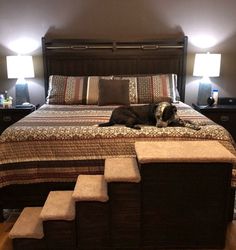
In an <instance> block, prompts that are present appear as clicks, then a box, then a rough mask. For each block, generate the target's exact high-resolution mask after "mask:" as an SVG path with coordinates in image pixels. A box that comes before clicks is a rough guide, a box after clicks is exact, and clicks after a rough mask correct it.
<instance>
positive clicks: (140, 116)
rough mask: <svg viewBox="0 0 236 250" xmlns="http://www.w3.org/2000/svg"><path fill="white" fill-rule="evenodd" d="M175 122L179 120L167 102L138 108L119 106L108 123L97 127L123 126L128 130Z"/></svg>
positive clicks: (172, 106) (161, 125)
mask: <svg viewBox="0 0 236 250" xmlns="http://www.w3.org/2000/svg"><path fill="white" fill-rule="evenodd" d="M177 120H179V118H178V116H177V108H176V106H174V105H172V104H171V103H169V102H160V103H157V104H147V105H140V106H120V107H118V108H115V109H114V110H113V112H112V114H111V117H110V120H109V122H106V123H101V124H99V125H98V126H99V127H107V126H112V125H115V124H124V125H125V126H126V127H129V128H134V129H141V127H140V126H139V124H145V125H153V126H157V127H167V126H168V125H169V124H171V123H172V122H173V121H177Z"/></svg>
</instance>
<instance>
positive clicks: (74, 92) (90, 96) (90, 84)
mask: <svg viewBox="0 0 236 250" xmlns="http://www.w3.org/2000/svg"><path fill="white" fill-rule="evenodd" d="M111 78H112V77H111V76H107V77H105V76H104V77H100V76H89V77H83V76H61V75H52V76H50V77H49V90H48V96H47V99H46V103H47V104H91V105H92V104H95V105H97V104H98V83H99V80H100V79H111Z"/></svg>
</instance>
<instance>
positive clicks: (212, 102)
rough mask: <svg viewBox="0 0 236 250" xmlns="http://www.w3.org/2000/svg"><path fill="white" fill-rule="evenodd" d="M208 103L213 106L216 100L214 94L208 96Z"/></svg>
mask: <svg viewBox="0 0 236 250" xmlns="http://www.w3.org/2000/svg"><path fill="white" fill-rule="evenodd" d="M207 103H208V105H209V106H212V105H213V104H214V103H215V100H214V98H213V97H212V96H210V97H208V99H207Z"/></svg>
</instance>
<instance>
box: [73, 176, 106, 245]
mask: <svg viewBox="0 0 236 250" xmlns="http://www.w3.org/2000/svg"><path fill="white" fill-rule="evenodd" d="M73 198H74V200H75V202H76V223H77V239H78V246H77V247H78V248H79V249H87V248H88V249H89V248H94V246H96V247H97V248H99V249H106V248H107V247H109V246H110V245H109V243H110V242H109V202H107V201H108V194H107V183H106V181H105V179H104V176H103V175H79V176H78V179H77V182H76V185H75V189H74V193H73Z"/></svg>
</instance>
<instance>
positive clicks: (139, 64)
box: [42, 36, 187, 101]
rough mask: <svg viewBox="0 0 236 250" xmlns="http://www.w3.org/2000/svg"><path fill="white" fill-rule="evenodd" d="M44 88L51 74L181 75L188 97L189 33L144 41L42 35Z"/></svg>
mask: <svg viewBox="0 0 236 250" xmlns="http://www.w3.org/2000/svg"><path fill="white" fill-rule="evenodd" d="M42 48H43V60H44V77H45V92H46V94H47V91H48V78H49V76H50V75H56V74H57V75H67V76H95V75H96V76H104V75H137V74H167V73H175V74H177V75H178V90H179V93H180V99H181V101H184V97H185V75H186V57H187V37H186V36H180V37H178V38H169V39H155V40H142V41H109V40H82V39H50V38H46V37H43V38H42Z"/></svg>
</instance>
